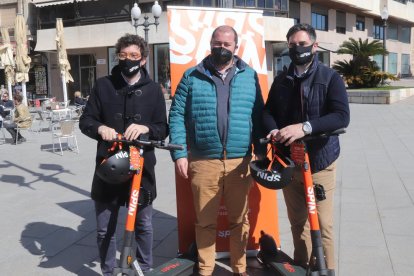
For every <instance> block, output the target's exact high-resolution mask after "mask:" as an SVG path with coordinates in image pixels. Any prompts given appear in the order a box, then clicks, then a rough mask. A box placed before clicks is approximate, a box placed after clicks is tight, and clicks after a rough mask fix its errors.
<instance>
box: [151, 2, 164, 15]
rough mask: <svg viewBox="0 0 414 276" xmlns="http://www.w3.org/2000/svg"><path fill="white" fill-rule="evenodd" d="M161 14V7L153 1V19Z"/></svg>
mask: <svg viewBox="0 0 414 276" xmlns="http://www.w3.org/2000/svg"><path fill="white" fill-rule="evenodd" d="M161 13H162V9H161V6H160V5H159V4H158V1H155V2H154V5H153V6H152V15H153V16H154V17H155V18H158V17H160V16H161Z"/></svg>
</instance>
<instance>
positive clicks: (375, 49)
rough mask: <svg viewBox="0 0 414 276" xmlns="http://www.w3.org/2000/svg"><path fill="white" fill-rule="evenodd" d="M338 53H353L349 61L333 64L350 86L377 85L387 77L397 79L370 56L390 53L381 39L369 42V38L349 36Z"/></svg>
mask: <svg viewBox="0 0 414 276" xmlns="http://www.w3.org/2000/svg"><path fill="white" fill-rule="evenodd" d="M337 53H338V54H348V55H352V59H351V60H350V61H349V62H348V61H346V60H344V61H336V62H335V63H334V65H333V66H332V67H333V68H334V69H335V70H336V71H338V73H339V74H341V75H342V77H343V78H344V80H345V82H346V83H347V84H348V87H349V88H362V87H377V86H378V85H379V84H380V83H381V82H383V81H384V80H386V79H391V80H396V79H397V78H396V77H394V75H392V74H389V73H387V72H382V71H380V68H379V67H378V65H377V63H376V62H375V61H373V60H371V58H370V57H371V56H374V55H387V54H388V51H387V50H386V49H384V47H383V46H382V43H381V41H379V40H373V41H371V42H368V39H365V40H364V41H362V39H361V38H359V39H358V40H355V39H353V38H349V40H348V41H344V42H343V43H342V44H341V45H340V46H339V50H338V51H337Z"/></svg>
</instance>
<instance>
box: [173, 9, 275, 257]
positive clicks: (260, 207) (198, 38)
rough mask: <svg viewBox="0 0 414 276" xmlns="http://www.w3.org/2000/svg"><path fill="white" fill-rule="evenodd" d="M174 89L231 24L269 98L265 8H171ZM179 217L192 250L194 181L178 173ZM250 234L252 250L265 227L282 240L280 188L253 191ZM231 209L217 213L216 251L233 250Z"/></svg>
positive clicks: (182, 240) (182, 244) (183, 245)
mask: <svg viewBox="0 0 414 276" xmlns="http://www.w3.org/2000/svg"><path fill="white" fill-rule="evenodd" d="M167 13H168V26H169V43H170V45H169V46H170V64H171V65H170V70H171V89H172V90H171V93H172V95H174V93H175V90H176V87H177V85H178V83H179V82H180V80H181V77H182V76H183V73H184V72H185V70H187V69H189V68H190V67H193V66H196V65H197V64H198V63H200V62H201V61H202V60H203V59H204V58H205V57H206V56H207V55H209V54H210V40H211V35H212V33H213V31H214V29H215V28H217V27H219V26H221V25H229V26H232V27H233V28H234V29H235V30H236V32H237V34H238V49H237V51H236V55H237V56H239V57H240V58H241V59H243V60H244V61H245V62H246V63H248V64H249V65H250V66H251V67H252V68H254V69H255V70H256V72H257V73H258V77H259V81H260V86H261V89H262V94H263V98H264V99H267V94H268V84H267V67H266V51H265V44H264V36H263V33H264V27H263V16H262V11H255V10H237V9H215V8H193V7H175V6H174V7H172V6H169V7H167ZM176 193H177V219H178V240H179V251H180V252H181V253H184V252H186V251H187V249H188V248H189V246H190V245H191V243H193V242H194V241H195V234H194V222H195V214H194V205H193V199H192V193H191V187H190V181H189V180H186V179H183V178H181V177H180V176H179V174H178V173H176ZM249 221H250V235H249V242H248V249H249V250H257V249H258V247H259V245H258V241H259V238H260V231H261V230H263V231H265V232H266V233H268V234H270V235H272V236H273V237H275V238H276V240H277V241H278V242H279V232H278V221H277V200H276V192H275V191H271V190H267V189H265V188H262V187H261V186H259V185H257V184H255V185H254V186H253V188H252V189H251V192H250V195H249ZM229 236H230V230H229V229H228V222H227V210H226V208H225V206H221V207H220V210H219V212H218V226H217V243H216V251H217V252H228V251H229Z"/></svg>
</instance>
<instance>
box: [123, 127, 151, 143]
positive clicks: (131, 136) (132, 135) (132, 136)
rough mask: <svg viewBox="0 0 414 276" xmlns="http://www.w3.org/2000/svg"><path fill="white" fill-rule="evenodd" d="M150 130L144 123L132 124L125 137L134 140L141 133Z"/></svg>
mask: <svg viewBox="0 0 414 276" xmlns="http://www.w3.org/2000/svg"><path fill="white" fill-rule="evenodd" d="M148 132H149V128H148V127H147V126H144V125H138V124H131V125H130V126H129V127H128V128H127V129H126V131H125V133H124V137H125V139H127V140H129V141H132V140H135V139H137V138H138V137H139V136H140V135H141V134H146V133H148Z"/></svg>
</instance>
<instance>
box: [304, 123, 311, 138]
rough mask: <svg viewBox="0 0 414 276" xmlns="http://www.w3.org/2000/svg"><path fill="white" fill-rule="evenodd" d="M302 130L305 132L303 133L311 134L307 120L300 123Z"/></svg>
mask: <svg viewBox="0 0 414 276" xmlns="http://www.w3.org/2000/svg"><path fill="white" fill-rule="evenodd" d="M302 130H303V132H304V133H305V135H309V134H311V133H312V126H311V124H310V123H309V122H308V121H306V122H304V123H303V124H302Z"/></svg>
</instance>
